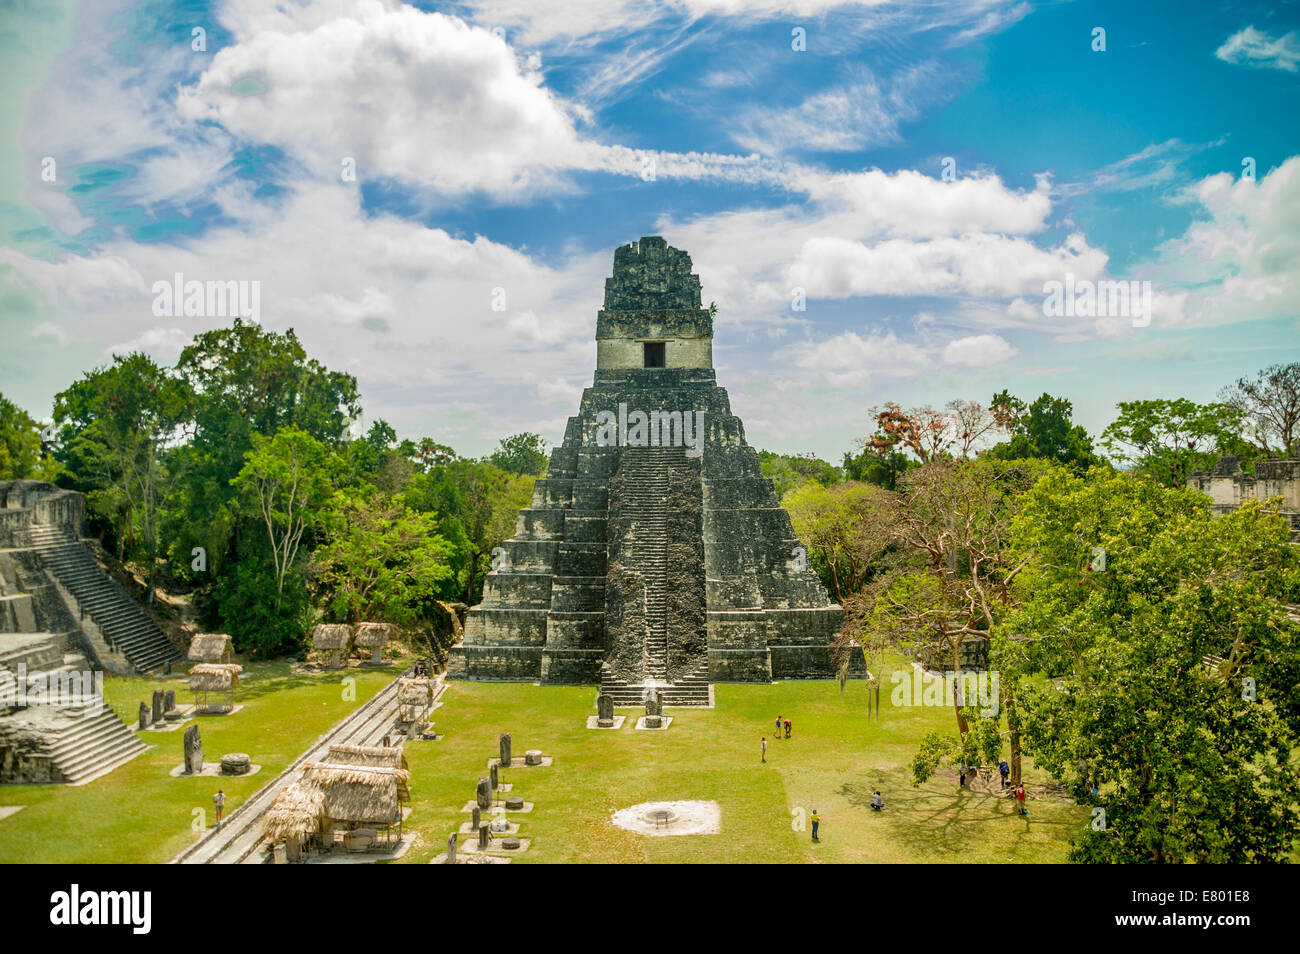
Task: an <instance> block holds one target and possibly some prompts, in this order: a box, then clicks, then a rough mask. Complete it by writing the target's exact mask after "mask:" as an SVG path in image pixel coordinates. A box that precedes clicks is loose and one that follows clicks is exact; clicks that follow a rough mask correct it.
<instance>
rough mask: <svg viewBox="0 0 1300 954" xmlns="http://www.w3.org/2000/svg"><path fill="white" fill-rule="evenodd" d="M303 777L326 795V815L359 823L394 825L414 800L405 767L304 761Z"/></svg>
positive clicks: (305, 781)
mask: <svg viewBox="0 0 1300 954" xmlns="http://www.w3.org/2000/svg"><path fill="white" fill-rule="evenodd" d="M302 769H303V781H304V783H305V784H308V785H313V786H316V787H317V788H319V789H320V790H321V791H322V792H323V793H324V795H325V817H327V818H332V819H333V820H335V821H345V822H354V823H359V824H378V825H391V824H393V823H394V822H399V821H400V820H401V805H402V804H403V803H405V802H409V801H410V800H411V792H410V788H409V787H408V784H407V783H408V782H410V780H411V773H410V772H408V771H406V770H405V769H394V768H383V767H379V766H369V765H341V764H339V763H337V762H304V763H303V767H302Z"/></svg>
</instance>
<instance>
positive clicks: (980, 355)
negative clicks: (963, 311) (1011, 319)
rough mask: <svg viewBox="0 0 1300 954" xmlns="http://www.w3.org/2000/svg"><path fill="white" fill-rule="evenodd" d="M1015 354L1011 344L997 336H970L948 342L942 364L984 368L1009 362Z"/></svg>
mask: <svg viewBox="0 0 1300 954" xmlns="http://www.w3.org/2000/svg"><path fill="white" fill-rule="evenodd" d="M1016 354H1017V352H1016V349H1015V348H1014V347H1012V345H1011V343H1010V342H1008V341H1007V340H1006V339H1005V338H1002V337H1000V336H998V335H971V336H970V337H967V338H958V339H956V340H954V341H950V342H948V344H947V345H946V346H945V347H944V349H943V363H944V364H954V365H958V366H960V367H964V368H985V367H988V366H989V365H993V364H1002V363H1003V362H1005V361H1009V360H1011V359H1012V358H1014V357H1015V356H1016Z"/></svg>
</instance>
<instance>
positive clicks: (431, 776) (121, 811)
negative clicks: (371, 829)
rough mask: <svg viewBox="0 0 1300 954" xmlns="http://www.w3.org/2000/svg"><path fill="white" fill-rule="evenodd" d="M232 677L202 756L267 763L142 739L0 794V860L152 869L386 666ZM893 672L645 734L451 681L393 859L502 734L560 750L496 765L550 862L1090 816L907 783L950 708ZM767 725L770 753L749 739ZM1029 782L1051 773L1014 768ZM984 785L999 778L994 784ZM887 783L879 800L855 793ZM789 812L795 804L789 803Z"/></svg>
mask: <svg viewBox="0 0 1300 954" xmlns="http://www.w3.org/2000/svg"><path fill="white" fill-rule="evenodd" d="M247 670H248V675H249V679H248V680H247V681H246V682H245V683H244V684H243V685H242V686H241V688H240V692H239V698H238V701H239V702H240V703H242V704H243V705H244V709H243V710H241V711H240V712H238V713H237V714H235V715H234V716H229V717H222V716H207V717H201V718H200V720H199V724H200V726H201V727H202V730H203V750H204V755H205V757H206V759H207V761H215V760H216V759H217V758H219V757H220V756H221V755H222V754H224V753H226V752H247V753H249V755H251V756H252V759H253V761H254V762H255V763H258V764H260V765H261V766H262V771H261V772H260V773H258V774H257V775H256V776H253V777H251V778H246V779H223V780H220V781H218V780H217V779H213V778H201V779H174V778H171V777H169V775H168V772H169V771H170V770H171V769H172V768H173V767H174V766H176V765H178V764H180V762H181V745H182V743H181V740H182V737H183V733H182V732H179V731H177V732H169V733H155V732H146V733H142V736H143V738H144V740H145V742H146V743H149V744H150V745H152V746H153V748H151V749H150V750H149V751H147V752H145V753H143V754H142V755H140V756H138V757H137V758H136V759H134V760H133V761H132V762H130V763H128V764H127V765H124V766H122V767H120V768H118V769H115V770H114V771H113V772H112V773H110V774H109V775H107V776H105V777H104V778H101V779H98V780H96V781H94V782H91V783H90V784H89V785H84V786H80V787H76V788H72V787H68V786H59V785H29V786H4V787H0V806H3V805H24V806H26V807H25V808H24V809H23V810H22V811H20V812H18V813H17V814H14V815H11V816H9V817H7V818H3V819H0V863H6V862H22V861H41V862H49V863H59V862H119V863H123V862H163V861H167V860H168V859H170V858H172V857H173V856H174V855H175V854H176V853H177V852H178V851H180V850H181V849H183V848H184V847H185V846H186V845H187V844H188V843H190V842H191V841H192V840H193V839H194V838H195V837H196V836H195V832H194V829H193V828H192V824H193V819H194V810H195V809H203V810H204V811H205V812H206V821H207V823H208V824H209V825H210V824H211V823H212V820H213V819H212V817H211V808H212V803H211V797H212V793H213V792H214V791H215V790H216V788H217V787H218V785H219V786H220V787H222V788H224V789H225V791H226V794H227V798H228V801H227V808H228V810H233V809H234V808H235V807H237V806H238V805H239V804H240V803H241V802H242V801H243V800H244V799H245V798H246V797H247V796H248V795H250V794H251V793H252V792H254V791H255V790H256V789H258V788H259V787H261V786H262V785H263V784H265V783H266V782H268V781H270V780H271V779H272V778H274V777H275V775H276V774H278V773H279V772H280V771H281V770H282V769H283V768H284V767H285V766H286V765H288V764H289V763H290V762H291V761H293V759H295V758H296V757H297V756H298V755H300V754H301V753H302V752H304V751H305V750H306V749H307V747H308V746H309V745H310V744H311V743H312V742H313V741H314V740H315V739H316V738H317V736H319V735H320V734H321V733H322V732H324V731H325V730H326V729H327V728H328V727H329V726H331V725H333V724H334V723H335V722H337V721H338V720H339V719H341V718H343V716H344V715H346V714H347V713H348V712H349V711H351V710H352V709H354V708H355V707H356V706H359V705H360V704H362V703H363V702H365V701H366V700H367V699H369V698H370V697H371V696H372V695H373V694H374V693H375V692H376V691H378V689H379V688H380V687H381V686H383V685H384V684H385V683H386V682H387V681H388V680H390V679H392V678H394V675H395V672H394V671H393V670H388V671H386V672H381V671H371V670H356V669H354V670H350V675H353V676H355V677H356V680H357V681H356V698H355V700H351V701H345V700H344V698H343V691H342V684H341V679H342V674H339V673H332V674H321V675H294V674H292V673H291V672H290V670H289V667H288V665H286V664H283V663H254V664H251V665H249V666H248V667H247ZM157 687H162V688H175V689H176V690H177V697H178V699H180V700H184V699H186V698H187V694H186V693H184V692H183V691H182V690H183V689H184V681H183V679H182V677H179V676H178V677H173V678H171V679H165V680H164V679H151V678H145V677H110V678H109V679H107V680H106V683H105V695H106V697H107V699H108V701H109V704H110V705H112V706H113V707H114V709H115V710H116V711H117V712H118V713H119V714H120V715H121V716H122V717H123V718H124V719H126V720H127V722H128V724H134V720H135V718H136V713H137V709H138V706H139V704H140V702H141V701H142V700H146V701H147V700H148V698H149V697H150V694H151V693H152V690H153V689H154V688H157ZM888 689H889V686H888V683H886V686H885V688H884V690H883V691H882V694H881V695H882V702H883V703H884V705H885V711H884V712H883V714H882V716H881V718H880V721H879V722H876V721H870V720H868V718H867V715H866V688H865V686H864V684H863V683H860V682H851V683H849V685H848V687H847V689H846V691H845V693H844V695H843V696H841V695H840V691H839V687H838V684H836V683H834V682H785V683H778V684H776V685H767V686H759V685H726V684H720V685H717V686H716V687H715V695H716V700H717V707H716V708H715V709H669V710H668V711H667V714H668V715H671V716H672V718H673V722H672V726H671V727H670V728H669V729H668V730H667V731H666V732H645V731H641V732H638V731H636V730H635V729H634V728H633V725H634V723H635V716H636V715H637V714H638V713H637V711H636V710H631V709H627V710H623V709H620V710H618V711H619V712H620V713H623V714H627V715H629V716H630V718H629V719H628V720H627V721H626V722H625V723H624V725H623V728H622V729H619V730H605V731H596V730H590V729H587V728H586V727H585V724H586V718H587V716H588V715H591V714H594V713H595V690H594V689H593V688H592V687H564V686H546V687H539V686H533V685H519V684H502V683H466V682H455V683H452V684H451V685H450V687H449V688H448V689H447V691H446V693H445V694H444V695H443V697H442V700H443V702H444V705H443V706H442V707H441V708H439V709H438V710H437V711H436V712H435V713H434V719H435V722H436V725H437V729H438V731H439V732H440V733H443V734H444V738H443V739H442V740H441V741H437V742H414V743H409V744H408V745H407V746H406V755H407V759H408V761H409V762H410V766H411V776H412V777H411V793H412V805H411V807H412V809H413V811H412V814H411V817H410V819H409V821H408V824H407V829H408V831H413V832H414V833H415V834H416V836H417V841H416V844H415V845H414V847H413V848H412V849H411V850H410V851H409V852H408V853H407V855H406V856H405V857H404V858H403V859H402V862H403V863H407V862H409V863H421V862H427V861H429V860H430V859H431V858H432V857H433V856H434V855H436V854H438V853H439V852H441V851H443V850H445V847H446V843H447V835H448V834H449V833H450V832H452V831H454V830H456V829H457V828H458V827H459V826H460V824H461V823H462V822H463V821H466V820H467V819H468V815H466V814H462V813H461V811H460V809H461V808H462V807H463V806H464V805H465V803H466V802H467V801H469V800H470V799H472V798H473V795H474V784H475V782H476V781H477V779H478V778H479V777H480V776H482V775H485V774H486V773H487V760H488V758H489V757H491V756H494V755H496V754H497V738H498V736H499V734H500V733H501V732H510V733H511V735H512V737H513V742H514V753H515V755H516V757H517V759H518V760H519V763H521V762H522V757H523V753H524V750H525V749H530V748H537V749H541V750H542V751H543V752H544V753H545V754H546V755H549V756H553V757H554V758H555V764H554V765H552V766H550V767H546V768H531V769H526V768H523V767H522V766H521V765H519V763H517V767H516V768H513V769H511V770H509V771H508V772H507V773H506V780H507V781H510V782H512V783H514V785H515V790H514V794H518V795H522V796H523V797H524V798H525V799H526V800H527V801H530V802H534V803H535V804H536V808H535V809H534V811H532V812H530V813H528V814H522V815H517V816H514V817H515V818H516V819H517V820H519V821H520V822H521V823H522V827H521V830H520V835H521V836H522V837H524V838H529V839H531V840H532V845H531V847H530V848H529V850H528V851H527V853H525V854H523V855H520V856H519V857H518V860H517V861H516V863H517V864H520V863H523V864H527V863H547V862H550V863H562V862H624V863H626V862H632V863H637V862H732V863H735V862H748V863H754V862H793V863H802V862H840V863H843V862H944V861H960V862H1016V863H1024V862H1058V861H1064V860H1065V856H1066V852H1067V850H1068V842H1069V839H1070V837H1071V836H1072V835H1073V834H1075V833H1076V832H1079V831H1081V830H1082V828H1083V826H1084V825H1086V824H1087V821H1088V818H1089V815H1088V810H1087V809H1086V808H1083V807H1079V806H1075V805H1072V804H1070V803H1069V802H1067V801H1061V800H1058V799H1055V798H1049V797H1040V798H1037V799H1036V800H1033V801H1031V802H1030V813H1031V814H1030V820H1029V822H1028V823H1026V821H1025V820H1024V819H1023V818H1020V817H1018V816H1017V815H1016V813H1015V809H1014V804H1013V802H1012V801H1011V800H1009V799H1006V798H1002V797H1000V796H997V795H993V794H987V793H985V792H982V791H972V790H959V789H958V786H957V781H956V775H955V772H954V770H953V769H951V768H944V769H941V770H940V772H939V774H938V775H937V776H936V777H935V778H934V779H932V780H931V781H930V782H928V783H927V784H925V785H922V786H921V787H920V788H913V787H912V784H911V780H910V773H909V771H908V763H909V761H910V759H911V757H912V754H913V752H914V751H915V749H916V745H917V743H918V741H919V740H920V738H921V736H922V735H923V734H924V733H925V732H928V731H930V730H932V729H941V730H945V731H948V730H951V728H952V723H953V716H952V712H951V710H949V709H946V708H944V709H935V708H920V707H917V708H893V707H891V706H890V705H889V702H888ZM778 713H780V714H781V715H783V716H788V717H789V718H790V719H791V721H792V723H793V728H794V733H793V736H794V737H793V738H792V739H790V740H788V741H787V740H784V739H781V740H776V739H774V738H773V737H772V735H771V730H772V722H773V720H774V719H775V718H776V716H777V714H778ZM765 734H766V735H767V736H768V740H769V741H768V756H767V764H766V765H764V764H761V763H760V761H759V745H758V743H759V738H760V736H762V735H765ZM1026 778H1027V779H1028V780H1029V782H1030V783H1031V784H1030V789H1031V794H1040V793H1041V792H1042V788H1043V785H1044V783H1045V782H1046V781H1047V779H1046V777H1045V775H1044V774H1043V773H1040V772H1036V771H1035V770H1034V769H1033V767H1032V765H1027V767H1026ZM995 785H996V783H995ZM877 788H878V789H880V790H881V792H882V793H883V794H884V798H885V802H886V807H885V810H884V811H883V812H880V813H876V812H872V811H871V810H870V809H869V808H868V801H869V799H870V797H871V793H872V791H873V790H875V789H877ZM678 799H706V800H713V801H716V802H718V803H719V805H720V806H721V809H722V832H721V834H718V835H691V836H673V837H647V836H643V835H637V834H633V833H632V832H627V831H623V830H622V829H618V828H615V827H613V825H611V824H610V822H609V817H610V815H612V814H613V813H614V812H615V811H617V810H618V809H620V808H625V807H628V806H631V805H634V804H637V803H639V802H643V801H661V800H663V801H667V800H678ZM814 808H815V809H817V810H818V812H819V813H820V814H821V817H822V831H821V839H822V840H821V843H819V844H813V843H812V841H811V837H810V836H811V832H810V830H809V826H807V825H804V827H803V829H802V830H798V831H796V830H795V829H794V827H793V823H795V822H797V821H798V819H799V818H800V817H801V816H802V817H806V816H807V815H808V814H810V813H811V812H812V810H813V809H814ZM796 813H799V814H796Z"/></svg>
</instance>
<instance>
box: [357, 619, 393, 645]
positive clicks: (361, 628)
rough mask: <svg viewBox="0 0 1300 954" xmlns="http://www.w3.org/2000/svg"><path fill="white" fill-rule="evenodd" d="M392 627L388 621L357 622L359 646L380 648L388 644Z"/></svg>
mask: <svg viewBox="0 0 1300 954" xmlns="http://www.w3.org/2000/svg"><path fill="white" fill-rule="evenodd" d="M392 629H393V627H392V626H391V625H390V624H388V623H357V648H358V649H379V648H380V647H382V646H385V645H387V643H388V637H389V634H390V633H391V632H392Z"/></svg>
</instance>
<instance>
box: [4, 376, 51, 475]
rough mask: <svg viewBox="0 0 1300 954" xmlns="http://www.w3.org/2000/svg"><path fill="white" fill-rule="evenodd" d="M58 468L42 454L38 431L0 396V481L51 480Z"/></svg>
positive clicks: (24, 414) (27, 416)
mask: <svg viewBox="0 0 1300 954" xmlns="http://www.w3.org/2000/svg"><path fill="white" fill-rule="evenodd" d="M57 472H58V466H57V465H56V464H55V462H54V461H53V460H51V459H50V458H49V457H48V456H47V455H45V454H43V453H42V452H41V429H40V426H39V425H38V424H37V423H36V421H34V420H32V418H31V417H30V416H29V415H28V413H27V412H26V411H24V410H23V409H22V408H20V407H19V406H18V405H17V404H14V403H13V402H12V401H10V400H8V399H7V398H6V397H5V396H4V395H3V394H0V480H53V479H54V476H55V474H56V473H57Z"/></svg>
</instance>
